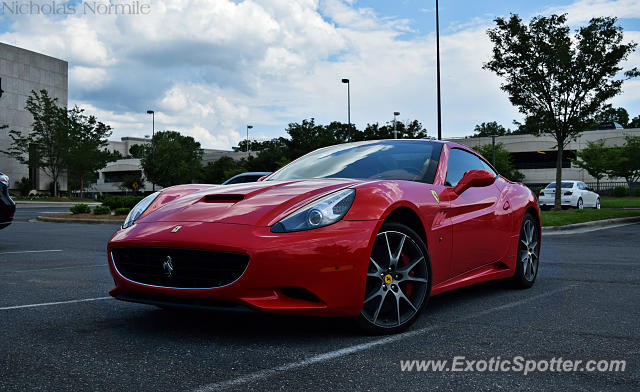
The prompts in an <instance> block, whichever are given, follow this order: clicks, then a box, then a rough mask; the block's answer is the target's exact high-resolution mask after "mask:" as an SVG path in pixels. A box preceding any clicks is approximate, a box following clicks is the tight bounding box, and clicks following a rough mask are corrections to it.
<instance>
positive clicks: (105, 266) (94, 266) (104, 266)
mask: <svg viewBox="0 0 640 392" xmlns="http://www.w3.org/2000/svg"><path fill="white" fill-rule="evenodd" d="M96 267H102V268H105V269H106V268H108V267H107V265H106V264H105V265H103V264H96V265H72V266H68V267H52V268H36V269H26V270H17V271H7V273H14V274H17V273H19V272H41V271H55V270H66V269H76V268H96Z"/></svg>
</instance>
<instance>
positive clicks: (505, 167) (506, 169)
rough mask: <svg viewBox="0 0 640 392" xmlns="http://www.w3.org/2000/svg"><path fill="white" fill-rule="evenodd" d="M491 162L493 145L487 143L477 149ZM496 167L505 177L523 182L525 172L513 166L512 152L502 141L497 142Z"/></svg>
mask: <svg viewBox="0 0 640 392" xmlns="http://www.w3.org/2000/svg"><path fill="white" fill-rule="evenodd" d="M475 150H476V151H477V152H479V153H480V155H482V156H483V157H485V159H486V160H488V161H489V162H491V161H492V159H493V146H492V145H491V144H485V145H482V146H480V147H478V148H476V149H475ZM495 168H496V170H497V171H498V173H500V174H501V175H502V176H503V177H505V178H507V179H509V180H511V181H515V182H522V180H524V174H522V172H520V171H518V170H516V169H515V168H514V167H513V159H512V158H511V154H510V153H509V151H507V150H506V149H505V148H504V145H503V144H502V143H497V144H496V164H495Z"/></svg>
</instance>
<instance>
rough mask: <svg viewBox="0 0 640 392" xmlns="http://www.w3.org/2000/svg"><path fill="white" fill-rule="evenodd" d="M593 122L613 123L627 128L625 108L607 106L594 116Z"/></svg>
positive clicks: (627, 117) (627, 114)
mask: <svg viewBox="0 0 640 392" xmlns="http://www.w3.org/2000/svg"><path fill="white" fill-rule="evenodd" d="M595 121H596V123H597V124H599V123H601V122H609V121H615V122H617V123H618V124H620V125H622V126H623V127H625V128H627V127H628V126H629V113H628V112H627V109H625V108H614V107H612V106H611V105H607V106H605V107H604V108H603V109H602V110H600V111H599V112H598V113H597V114H596V117H595ZM597 124H596V125H597Z"/></svg>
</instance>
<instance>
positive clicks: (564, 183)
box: [547, 181, 573, 189]
mask: <svg viewBox="0 0 640 392" xmlns="http://www.w3.org/2000/svg"><path fill="white" fill-rule="evenodd" d="M555 187H556V183H555V182H552V183H551V184H549V185H547V189H552V188H555ZM560 188H573V182H568V181H562V183H561V184H560Z"/></svg>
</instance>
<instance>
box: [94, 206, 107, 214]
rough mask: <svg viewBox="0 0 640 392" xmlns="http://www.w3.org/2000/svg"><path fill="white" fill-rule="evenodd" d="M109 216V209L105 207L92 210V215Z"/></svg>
mask: <svg viewBox="0 0 640 392" xmlns="http://www.w3.org/2000/svg"><path fill="white" fill-rule="evenodd" d="M108 214H111V208H109V207H107V206H97V207H96V208H94V209H93V215H108Z"/></svg>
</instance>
